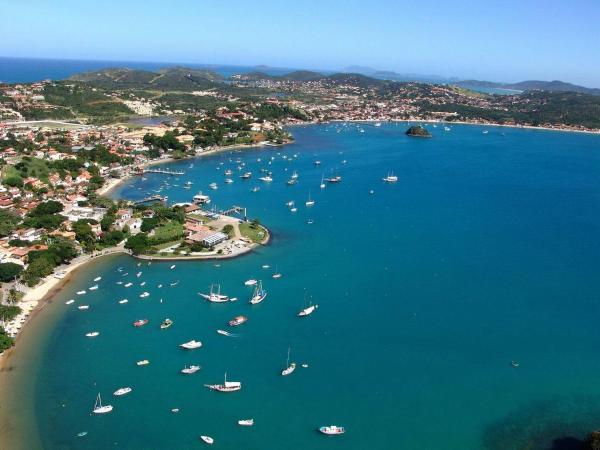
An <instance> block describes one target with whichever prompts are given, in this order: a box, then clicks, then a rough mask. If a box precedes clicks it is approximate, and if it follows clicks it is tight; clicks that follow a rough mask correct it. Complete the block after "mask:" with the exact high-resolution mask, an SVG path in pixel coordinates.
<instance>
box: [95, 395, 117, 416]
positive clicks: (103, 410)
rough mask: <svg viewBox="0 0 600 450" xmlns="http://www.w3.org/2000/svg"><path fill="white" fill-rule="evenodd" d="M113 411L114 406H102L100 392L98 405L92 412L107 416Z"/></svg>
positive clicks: (97, 399) (97, 398)
mask: <svg viewBox="0 0 600 450" xmlns="http://www.w3.org/2000/svg"><path fill="white" fill-rule="evenodd" d="M112 410H113V407H112V405H104V406H102V398H100V392H98V397H96V403H94V409H93V410H92V412H93V413H94V414H106V413H109V412H111V411H112Z"/></svg>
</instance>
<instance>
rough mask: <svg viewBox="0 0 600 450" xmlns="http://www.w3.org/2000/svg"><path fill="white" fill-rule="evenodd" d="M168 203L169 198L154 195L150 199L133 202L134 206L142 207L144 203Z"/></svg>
mask: <svg viewBox="0 0 600 450" xmlns="http://www.w3.org/2000/svg"><path fill="white" fill-rule="evenodd" d="M166 201H167V197H162V196H160V195H152V196H150V197H146V198H143V199H141V200H137V201H135V202H132V203H133V205H142V204H144V203H151V202H166Z"/></svg>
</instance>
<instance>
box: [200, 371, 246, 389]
mask: <svg viewBox="0 0 600 450" xmlns="http://www.w3.org/2000/svg"><path fill="white" fill-rule="evenodd" d="M204 386H206V387H207V388H208V389H210V390H211V391H218V392H235V391H239V390H240V389H242V383H240V382H239V381H227V373H225V381H224V382H223V384H205V385H204Z"/></svg>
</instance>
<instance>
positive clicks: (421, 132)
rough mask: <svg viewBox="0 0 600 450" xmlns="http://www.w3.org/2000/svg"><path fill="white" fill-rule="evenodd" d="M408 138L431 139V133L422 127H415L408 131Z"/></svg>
mask: <svg viewBox="0 0 600 450" xmlns="http://www.w3.org/2000/svg"><path fill="white" fill-rule="evenodd" d="M406 135H407V136H412V137H431V133H430V132H429V131H427V130H426V129H425V128H423V127H422V126H421V125H414V126H412V127H410V128H409V129H408V130H406Z"/></svg>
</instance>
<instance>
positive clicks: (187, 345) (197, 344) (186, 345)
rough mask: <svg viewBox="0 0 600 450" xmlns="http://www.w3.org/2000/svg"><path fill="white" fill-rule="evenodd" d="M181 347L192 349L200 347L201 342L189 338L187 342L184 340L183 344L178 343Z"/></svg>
mask: <svg viewBox="0 0 600 450" xmlns="http://www.w3.org/2000/svg"><path fill="white" fill-rule="evenodd" d="M180 347H181V348H185V349H186V350H193V349H195V348H200V347H202V342H200V341H196V340H193V339H192V340H191V341H188V342H185V343H183V344H181V345H180Z"/></svg>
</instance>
